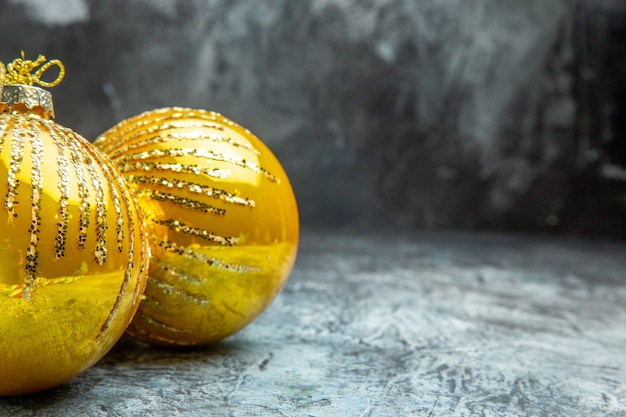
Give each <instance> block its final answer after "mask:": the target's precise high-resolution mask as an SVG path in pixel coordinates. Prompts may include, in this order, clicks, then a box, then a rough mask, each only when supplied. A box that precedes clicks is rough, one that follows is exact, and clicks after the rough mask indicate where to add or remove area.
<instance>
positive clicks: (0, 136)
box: [0, 117, 9, 153]
mask: <svg viewBox="0 0 626 417" xmlns="http://www.w3.org/2000/svg"><path fill="white" fill-rule="evenodd" d="M8 127H9V119H8V118H7V117H2V118H0V153H2V148H3V147H4V140H5V135H6V133H7V129H8Z"/></svg>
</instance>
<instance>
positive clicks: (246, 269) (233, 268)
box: [159, 241, 261, 274]
mask: <svg viewBox="0 0 626 417" xmlns="http://www.w3.org/2000/svg"><path fill="white" fill-rule="evenodd" d="M159 246H160V247H161V248H163V249H165V250H166V251H168V252H170V253H174V254H176V255H180V256H184V257H185V258H189V259H193V260H196V261H200V262H203V263H205V264H207V265H208V266H210V267H213V268H218V269H223V270H225V271H229V272H233V273H236V274H246V273H251V272H260V271H261V269H260V268H259V267H256V266H250V265H244V264H229V263H225V262H223V261H222V260H221V259H218V258H215V257H209V256H206V255H205V254H203V253H202V252H198V251H194V250H191V249H189V248H188V247H185V246H179V245H177V244H176V243H174V242H167V241H161V242H159Z"/></svg>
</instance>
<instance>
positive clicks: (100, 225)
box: [51, 124, 108, 265]
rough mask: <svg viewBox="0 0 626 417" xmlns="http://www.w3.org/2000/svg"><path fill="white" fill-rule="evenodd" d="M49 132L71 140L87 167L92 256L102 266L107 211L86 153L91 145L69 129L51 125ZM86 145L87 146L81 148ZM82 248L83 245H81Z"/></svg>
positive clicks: (99, 184)
mask: <svg viewBox="0 0 626 417" xmlns="http://www.w3.org/2000/svg"><path fill="white" fill-rule="evenodd" d="M51 130H55V131H56V133H57V134H59V135H61V136H63V135H67V136H68V137H69V138H70V139H71V140H68V145H69V147H70V148H71V149H73V150H74V151H75V152H76V154H77V155H78V157H79V158H80V160H82V161H83V162H84V165H86V167H87V174H88V177H89V178H90V179H91V181H90V182H89V183H90V184H91V186H92V191H94V192H95V200H96V201H95V206H96V207H95V228H96V247H95V248H94V251H93V254H94V259H95V260H96V262H97V263H98V265H103V264H104V263H105V262H106V259H107V242H106V239H107V238H106V231H107V229H108V226H107V222H106V218H107V209H106V204H105V201H104V184H103V183H102V181H101V180H100V176H99V175H98V172H97V171H96V167H95V165H94V164H93V163H90V161H92V160H93V159H92V158H93V156H92V155H90V154H89V153H88V152H87V149H88V147H89V146H91V145H87V142H86V141H84V139H82V138H81V137H80V136H78V135H77V134H76V133H75V132H74V131H72V130H70V129H65V128H62V127H61V126H59V125H57V124H51ZM81 145H87V146H81ZM86 237H87V236H86V232H85V239H86ZM83 248H84V245H83Z"/></svg>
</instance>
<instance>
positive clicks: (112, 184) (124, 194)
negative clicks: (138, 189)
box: [94, 152, 146, 339]
mask: <svg viewBox="0 0 626 417" xmlns="http://www.w3.org/2000/svg"><path fill="white" fill-rule="evenodd" d="M94 158H96V159H97V160H99V161H100V163H101V165H102V167H103V169H104V170H105V175H106V178H107V182H108V185H109V189H110V192H111V193H112V195H115V196H116V197H115V198H117V199H119V198H120V196H119V194H118V191H119V193H121V198H122V199H123V201H124V208H125V209H126V210H125V212H124V214H122V212H121V205H120V204H119V200H118V203H117V204H118V205H120V210H119V211H117V210H116V213H117V215H118V218H117V222H118V226H122V227H123V226H124V225H125V223H124V216H125V217H126V218H127V222H128V229H129V230H130V233H129V237H128V241H129V242H128V243H129V249H128V262H127V264H126V269H125V270H124V280H123V281H122V284H121V286H120V290H119V292H118V294H117V298H116V300H115V303H114V304H113V307H112V308H111V311H110V312H109V316H108V317H107V319H106V321H105V322H104V323H103V324H102V327H101V328H100V334H98V336H97V337H96V339H99V338H101V337H102V336H103V335H104V334H105V333H106V331H107V330H108V329H109V327H110V325H111V322H112V321H113V319H114V318H115V316H116V315H117V312H118V310H119V309H120V307H121V305H122V301H123V300H124V297H126V293H127V291H128V286H129V285H130V283H131V280H132V277H133V271H134V269H135V250H136V247H135V246H136V240H135V227H136V226H135V222H134V221H133V217H132V212H131V208H132V207H133V205H132V204H133V203H132V201H131V198H130V196H129V194H128V191H127V189H126V188H125V187H123V186H122V183H121V181H119V180H118V181H115V180H114V178H115V176H116V175H115V174H114V172H113V170H112V169H111V168H110V167H109V165H108V164H107V163H106V162H104V161H103V160H102V158H103V157H102V155H100V153H99V152H94ZM117 187H119V190H118V189H117ZM117 233H118V248H119V250H120V252H121V251H122V249H123V247H122V241H120V240H119V239H120V230H118V231H117ZM121 233H122V235H121V238H122V239H123V230H122V231H121ZM139 246H140V248H141V249H140V250H141V252H140V257H141V261H140V264H139V273H138V276H139V277H141V276H143V273H144V270H145V267H146V266H145V263H144V262H145V261H144V257H145V253H144V245H143V244H142V242H141V241H140V242H139ZM140 287H141V286H140V283H139V282H136V283H135V289H134V292H133V299H134V300H137V297H139V291H140Z"/></svg>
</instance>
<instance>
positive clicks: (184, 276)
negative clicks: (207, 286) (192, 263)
mask: <svg viewBox="0 0 626 417" xmlns="http://www.w3.org/2000/svg"><path fill="white" fill-rule="evenodd" d="M152 264H154V265H155V267H156V268H159V269H160V270H161V271H163V272H165V274H166V275H167V276H168V277H172V278H175V279H177V280H179V281H182V282H185V283H189V284H191V285H200V284H204V283H205V282H206V278H200V277H198V276H197V275H193V274H189V273H187V272H186V271H183V270H182V269H179V268H177V267H175V266H173V265H170V264H168V263H165V262H161V261H159V260H158V259H156V258H155V260H154V262H151V265H152Z"/></svg>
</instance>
